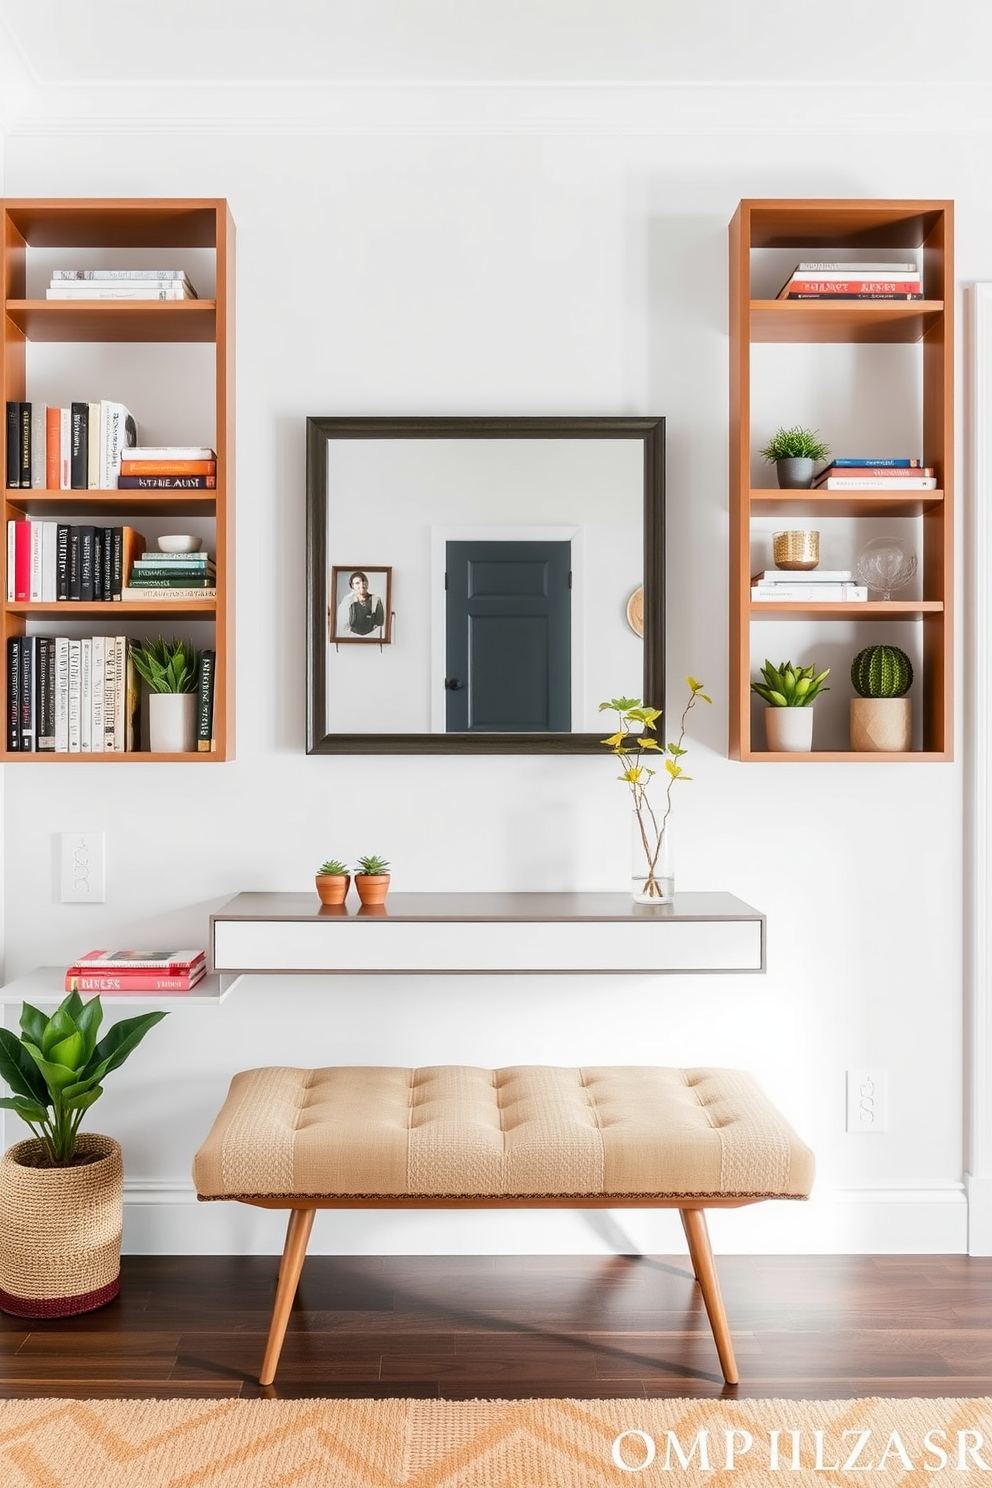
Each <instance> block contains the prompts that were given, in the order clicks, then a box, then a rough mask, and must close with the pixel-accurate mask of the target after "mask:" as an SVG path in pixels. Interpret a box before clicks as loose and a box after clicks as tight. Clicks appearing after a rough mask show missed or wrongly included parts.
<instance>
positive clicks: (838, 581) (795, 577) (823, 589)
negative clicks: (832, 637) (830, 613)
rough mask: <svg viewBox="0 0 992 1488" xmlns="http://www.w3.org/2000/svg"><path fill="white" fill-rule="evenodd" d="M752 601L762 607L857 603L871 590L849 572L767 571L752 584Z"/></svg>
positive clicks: (758, 575) (831, 570)
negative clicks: (769, 604) (789, 602)
mask: <svg viewBox="0 0 992 1488" xmlns="http://www.w3.org/2000/svg"><path fill="white" fill-rule="evenodd" d="M751 598H752V599H753V600H757V601H759V602H761V603H766V602H768V601H771V602H772V603H774V602H775V601H778V603H779V604H782V603H783V602H786V601H792V602H793V603H794V602H795V601H796V600H800V601H801V602H802V603H803V604H807V603H809V602H810V601H813V602H814V603H819V604H827V603H830V604H837V603H858V602H864V601H865V600H867V598H868V590H867V589H866V588H865V586H864V585H863V584H858V583H856V582H855V579H854V575H853V573H852V572H851V570H850V569H849V568H816V569H802V570H799V571H798V572H794V571H789V570H786V569H782V568H766V569H765V571H764V573H759V574H755V575H754V577H753V578H752V580H751Z"/></svg>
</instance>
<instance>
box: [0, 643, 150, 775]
mask: <svg viewBox="0 0 992 1488" xmlns="http://www.w3.org/2000/svg"><path fill="white" fill-rule="evenodd" d="M6 702H7V748H8V749H9V750H10V751H11V752H12V753H19V754H46V753H48V754H52V753H54V754H124V753H130V752H131V751H133V750H134V748H135V746H136V743H137V739H136V733H135V720H136V715H137V709H138V681H137V676H136V674H135V668H134V662H133V660H132V658H131V653H130V648H129V646H128V641H127V637H126V636H73V637H69V636H33V635H24V636H8V637H7V699H6Z"/></svg>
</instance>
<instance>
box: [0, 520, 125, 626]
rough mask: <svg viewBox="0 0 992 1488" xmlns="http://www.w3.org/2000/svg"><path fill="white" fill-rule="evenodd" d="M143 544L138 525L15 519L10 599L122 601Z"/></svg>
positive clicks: (9, 533) (10, 527)
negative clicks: (129, 576) (125, 587)
mask: <svg viewBox="0 0 992 1488" xmlns="http://www.w3.org/2000/svg"><path fill="white" fill-rule="evenodd" d="M144 545H145V539H144V538H143V537H142V535H141V533H140V532H136V531H135V530H134V528H133V527H124V526H122V527H99V526H97V525H95V524H94V523H86V522H84V523H81V524H72V523H69V522H52V521H44V522H41V521H37V520H35V519H34V518H29V517H17V518H12V519H11V520H10V521H8V523H7V600H8V602H13V603H27V604H51V603H52V602H53V601H58V600H73V599H78V600H83V601H89V600H96V601H101V600H106V601H110V600H119V599H120V598H121V595H122V591H123V588H124V585H125V584H126V583H127V581H128V575H129V573H130V571H131V566H132V564H133V562H134V560H135V558H136V557H137V555H138V553H139V552H140V551H141V550H142V548H143V547H144Z"/></svg>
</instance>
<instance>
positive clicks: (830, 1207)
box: [124, 1180, 992, 1255]
mask: <svg viewBox="0 0 992 1488" xmlns="http://www.w3.org/2000/svg"><path fill="white" fill-rule="evenodd" d="M977 1197H978V1196H977V1195H976V1198H977ZM982 1199H983V1201H989V1202H992V1194H990V1193H984V1194H983V1195H982ZM285 1224H286V1221H285V1216H284V1214H282V1213H280V1212H279V1211H269V1210H263V1209H254V1208H251V1207H250V1206H248V1205H246V1204H225V1203H210V1204H201V1203H199V1202H198V1201H197V1198H196V1194H195V1191H194V1190H193V1188H192V1186H191V1185H190V1184H188V1183H183V1182H179V1181H176V1182H169V1181H166V1180H161V1181H160V1180H151V1181H141V1180H138V1181H132V1182H128V1183H126V1184H125V1191H124V1249H125V1252H126V1253H128V1254H131V1255H272V1254H276V1253H278V1252H279V1251H280V1250H281V1249H282V1243H283V1238H284V1232H285ZM710 1230H711V1233H712V1236H713V1245H714V1249H715V1250H717V1251H720V1252H722V1253H724V1254H727V1255H731V1254H735V1255H928V1254H932V1255H963V1254H967V1252H968V1197H967V1196H966V1193H965V1186H964V1184H962V1183H956V1184H949V1185H948V1186H946V1187H943V1188H835V1189H824V1190H823V1191H822V1192H817V1191H814V1195H813V1197H812V1198H811V1199H810V1200H809V1201H808V1202H792V1201H783V1202H770V1203H767V1204H753V1205H751V1206H749V1207H747V1208H744V1209H727V1210H715V1211H713V1212H712V1213H711V1215H710ZM684 1248H685V1238H684V1236H683V1234H682V1229H681V1225H680V1223H679V1219H678V1215H677V1214H676V1213H675V1212H672V1211H662V1210H653V1211H652V1210H645V1209H627V1210H620V1209H618V1210H609V1211H601V1210H588V1211H583V1210H524V1211H520V1210H516V1211H512V1212H511V1211H500V1210H459V1211H450V1212H449V1211H444V1210H423V1211H412V1210H411V1211H390V1210H364V1211H363V1210H339V1211H334V1212H331V1211H327V1212H324V1213H322V1214H319V1215H318V1216H317V1222H316V1225H315V1227H314V1233H313V1238H312V1240H311V1243H310V1253H311V1254H313V1255H599V1254H605V1255H610V1254H627V1253H640V1254H647V1255H671V1254H681V1252H682V1251H683V1250H684ZM975 1253H984V1252H975Z"/></svg>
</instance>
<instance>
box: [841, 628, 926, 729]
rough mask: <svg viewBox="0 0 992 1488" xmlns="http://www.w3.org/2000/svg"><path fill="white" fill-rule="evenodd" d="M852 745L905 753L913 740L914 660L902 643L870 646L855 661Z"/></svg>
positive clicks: (853, 669) (852, 669)
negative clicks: (911, 690) (910, 693)
mask: <svg viewBox="0 0 992 1488" xmlns="http://www.w3.org/2000/svg"><path fill="white" fill-rule="evenodd" d="M851 681H852V682H853V684H854V690H855V692H856V693H857V694H858V695H857V697H853V698H852V699H851V714H850V719H851V748H852V749H857V750H865V751H867V752H868V753H891V754H904V753H905V752H906V750H907V749H909V748H910V746H911V745H912V742H913V711H912V704H911V703H910V700H909V698H908V697H907V696H906V693H907V692H908V691H909V689H910V687H911V686H912V682H913V663H912V662H911V661H910V659H909V657H908V656H907V655H906V653H905V651H903V650H902V649H901V648H900V647H899V646H866V647H865V648H864V650H863V651H859V652H858V654H857V656H856V657H855V658H854V660H853V661H852V663H851Z"/></svg>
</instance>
